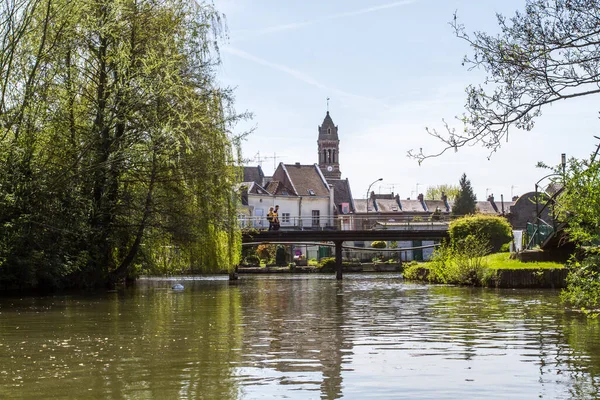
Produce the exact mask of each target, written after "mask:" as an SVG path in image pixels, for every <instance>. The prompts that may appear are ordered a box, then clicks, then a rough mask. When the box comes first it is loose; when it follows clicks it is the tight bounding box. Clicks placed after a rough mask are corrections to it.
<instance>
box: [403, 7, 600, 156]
mask: <svg viewBox="0 0 600 400" xmlns="http://www.w3.org/2000/svg"><path fill="white" fill-rule="evenodd" d="M497 20H498V27H499V29H500V33H499V34H497V35H492V34H488V33H486V32H474V33H469V32H467V30H466V29H465V26H464V25H463V24H461V23H460V22H459V20H458V19H457V16H456V15H455V16H454V19H453V21H452V22H451V23H450V24H451V26H452V28H453V29H454V32H455V34H456V36H457V37H458V38H460V39H462V40H464V41H465V42H467V43H468V44H469V45H470V46H471V49H472V54H471V55H467V56H465V57H464V61H463V65H466V66H468V67H469V68H471V69H479V70H483V71H484V73H485V74H486V77H485V81H484V83H482V84H480V85H469V86H468V87H467V88H466V93H467V99H466V102H465V112H464V114H463V115H461V116H458V117H457V119H458V120H459V121H460V123H462V126H461V128H459V129H455V128H453V127H451V126H450V124H446V129H443V130H441V131H438V130H435V129H428V132H429V134H431V135H433V136H434V137H436V138H437V139H439V140H440V142H441V143H442V144H443V148H442V149H441V150H440V151H438V152H432V153H424V152H423V151H422V149H421V150H419V151H418V152H412V151H411V152H409V155H410V156H412V157H414V158H416V159H417V160H419V162H422V161H423V160H425V159H427V158H429V157H436V156H439V155H441V154H443V153H444V152H446V151H447V150H450V149H453V150H458V149H459V148H461V147H463V146H465V145H470V144H481V145H482V146H484V147H485V148H487V149H489V151H490V153H491V152H495V151H496V150H498V148H499V147H500V146H501V144H502V142H503V141H504V140H508V134H509V130H510V129H511V128H512V129H521V130H527V131H528V130H531V129H532V128H533V127H534V124H535V121H536V119H537V117H539V116H540V115H541V114H542V110H543V109H545V108H547V107H548V106H550V105H552V104H553V103H556V102H558V101H563V100H569V99H574V98H578V97H583V96H593V95H597V94H600V88H599V86H598V85H599V83H600V75H599V74H598V70H599V68H600V46H599V45H598V44H599V43H600V31H599V30H598V20H600V1H599V0H526V1H525V9H524V11H523V12H516V13H515V15H514V16H513V17H512V18H506V17H505V16H503V15H500V14H499V15H497Z"/></svg>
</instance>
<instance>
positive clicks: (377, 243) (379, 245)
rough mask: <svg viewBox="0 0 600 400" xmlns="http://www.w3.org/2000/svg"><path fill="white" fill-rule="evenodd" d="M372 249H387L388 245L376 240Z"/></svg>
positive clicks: (372, 244)
mask: <svg viewBox="0 0 600 400" xmlns="http://www.w3.org/2000/svg"><path fill="white" fill-rule="evenodd" d="M371 247H372V248H374V249H385V248H386V247H387V244H386V242H385V241H383V240H376V241H374V242H373V243H371Z"/></svg>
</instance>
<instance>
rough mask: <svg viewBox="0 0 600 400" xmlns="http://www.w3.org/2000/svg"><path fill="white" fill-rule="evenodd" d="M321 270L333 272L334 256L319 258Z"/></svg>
mask: <svg viewBox="0 0 600 400" xmlns="http://www.w3.org/2000/svg"><path fill="white" fill-rule="evenodd" d="M321 272H335V257H327V258H322V259H321Z"/></svg>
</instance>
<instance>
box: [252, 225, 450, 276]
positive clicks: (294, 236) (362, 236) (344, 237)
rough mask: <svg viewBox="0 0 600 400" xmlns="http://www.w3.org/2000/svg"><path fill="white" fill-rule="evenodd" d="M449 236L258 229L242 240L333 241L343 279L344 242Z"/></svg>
mask: <svg viewBox="0 0 600 400" xmlns="http://www.w3.org/2000/svg"><path fill="white" fill-rule="evenodd" d="M447 237H448V231H447V230H439V229H413V230H393V229H381V230H366V231H357V230H352V231H336V230H319V231H317V230H315V231H297V230H290V231H258V232H253V233H248V232H246V233H243V234H242V242H244V243H257V242H333V243H334V244H335V264H336V278H337V279H342V243H344V242H345V241H365V240H436V239H444V238H447Z"/></svg>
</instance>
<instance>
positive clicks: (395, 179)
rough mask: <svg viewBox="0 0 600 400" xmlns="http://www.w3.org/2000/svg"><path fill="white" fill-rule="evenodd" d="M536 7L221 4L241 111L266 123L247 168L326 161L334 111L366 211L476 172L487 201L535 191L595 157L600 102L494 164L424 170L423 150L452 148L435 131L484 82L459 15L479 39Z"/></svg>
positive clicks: (464, 155)
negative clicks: (558, 167)
mask: <svg viewBox="0 0 600 400" xmlns="http://www.w3.org/2000/svg"><path fill="white" fill-rule="evenodd" d="M524 4H525V1H524V0H518V1H517V0H504V1H498V0H479V1H474V0H404V1H390V0H387V1H386V0H360V1H359V0H320V1H317V0H303V1H300V0H278V1H276V0H215V5H216V7H217V9H219V11H221V12H223V13H225V15H226V20H227V25H228V29H229V38H228V40H227V41H226V42H225V43H222V45H221V57H222V61H223V63H222V65H221V67H220V68H219V79H220V81H221V83H222V84H223V85H227V86H231V87H234V88H235V96H236V109H237V110H238V111H240V112H241V111H250V112H252V113H253V114H254V117H253V119H252V120H251V121H247V122H244V123H241V124H239V125H238V126H237V127H236V130H237V131H238V132H242V131H244V130H247V129H249V128H255V130H254V132H253V133H252V134H251V135H249V136H248V138H247V139H246V140H245V141H244V142H243V144H242V150H243V155H244V157H245V158H248V159H254V161H251V162H250V165H257V163H258V162H257V160H256V159H255V156H256V154H257V153H260V156H261V157H271V158H265V159H264V160H263V163H262V167H263V169H264V170H265V172H266V173H267V174H270V173H272V171H273V156H274V155H276V157H277V159H276V161H277V162H284V163H289V164H291V163H294V162H301V163H303V164H312V163H315V162H317V143H316V142H317V136H318V131H317V128H318V126H319V125H320V124H321V123H322V121H323V118H324V117H325V112H326V98H327V97H330V98H331V100H330V103H329V110H330V113H331V117H332V118H333V121H334V123H335V124H336V125H338V126H339V137H340V155H339V158H340V169H341V171H342V177H343V178H349V180H350V185H351V188H352V192H353V195H354V197H355V198H364V197H365V195H366V191H367V187H368V186H369V184H370V183H371V182H373V181H374V180H376V179H378V178H383V181H381V182H379V183H377V184H375V185H373V188H372V190H375V191H376V192H380V193H389V192H391V191H393V192H394V193H399V194H400V197H401V198H409V197H410V198H415V197H416V195H417V191H418V192H425V190H426V188H427V187H428V186H435V185H439V184H457V183H458V180H459V178H460V176H461V174H462V173H463V172H465V173H466V174H467V177H468V178H469V179H470V180H471V184H472V185H473V188H474V190H475V194H476V195H477V199H478V200H485V198H486V195H487V194H494V196H495V198H496V199H497V200H499V199H500V194H503V195H504V198H505V199H506V200H509V199H510V197H511V195H513V194H514V195H519V194H522V193H525V192H529V191H533V190H534V184H535V182H536V181H537V180H538V179H540V178H541V177H543V176H544V175H546V173H547V171H545V170H540V169H538V168H536V167H535V165H536V163H537V162H538V161H543V162H545V163H547V164H551V165H555V164H558V163H559V162H560V155H561V153H566V154H567V156H568V157H577V158H582V157H587V156H589V154H590V153H592V152H593V151H594V150H595V146H596V144H597V141H596V140H595V139H594V138H593V135H598V134H599V133H600V132H598V110H597V109H595V108H594V101H593V99H592V98H590V97H588V98H585V97H584V98H581V99H577V100H569V101H568V102H564V103H561V104H555V105H553V106H551V107H549V108H546V109H545V110H543V115H542V117H541V118H540V119H538V121H537V123H536V126H535V128H534V129H533V130H532V131H529V132H525V131H520V130H516V129H513V130H512V132H511V133H510V136H509V141H508V142H507V143H504V144H503V146H502V148H501V149H500V150H499V152H497V153H495V154H493V155H492V157H491V159H490V160H488V155H489V154H488V151H486V150H485V149H482V148H480V147H478V146H474V147H468V148H463V149H461V150H459V151H458V152H457V153H454V152H447V153H446V154H444V155H443V156H441V157H438V158H435V159H428V160H425V161H424V163H423V164H422V165H421V166H419V165H418V163H417V162H416V161H415V160H412V159H409V158H407V156H406V154H407V151H408V150H410V149H418V148H421V147H422V148H423V149H424V151H426V152H427V151H430V152H435V151H436V150H440V149H441V147H442V144H441V143H439V142H438V141H436V140H435V139H434V138H432V137H430V136H429V135H428V134H427V133H426V131H425V127H430V128H438V129H439V130H442V129H443V123H442V119H445V120H446V121H448V122H449V123H451V124H452V125H454V126H456V127H459V126H460V125H459V124H455V122H454V117H455V116H456V115H460V114H461V113H462V112H463V105H464V102H465V98H466V96H465V93H464V89H465V87H466V86H467V85H468V84H469V83H482V82H483V77H484V75H483V73H482V72H481V71H468V69H467V68H466V67H463V66H462V65H461V62H462V59H463V56H464V55H465V54H469V53H470V49H469V47H468V46H467V44H466V43H465V42H463V41H461V40H459V39H457V38H456V37H455V36H454V35H453V32H452V29H451V27H450V26H449V25H448V22H449V21H450V20H451V19H452V17H453V13H454V12H455V11H457V13H458V16H459V19H460V20H461V21H462V23H463V24H464V25H465V26H466V28H467V31H469V32H472V31H476V30H484V31H486V32H496V31H497V24H496V16H495V14H496V13H497V12H500V13H502V14H505V15H512V14H514V12H515V11H516V10H520V9H522V8H523V6H524Z"/></svg>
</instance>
